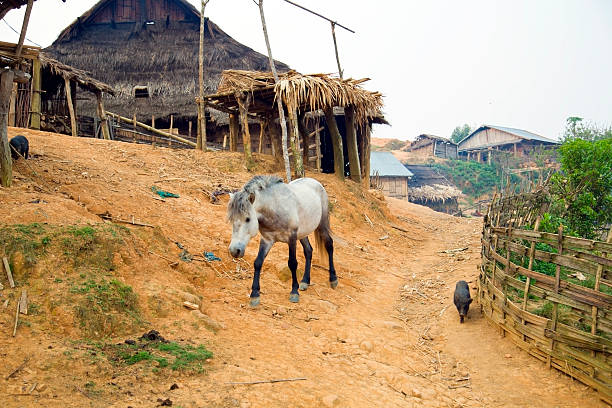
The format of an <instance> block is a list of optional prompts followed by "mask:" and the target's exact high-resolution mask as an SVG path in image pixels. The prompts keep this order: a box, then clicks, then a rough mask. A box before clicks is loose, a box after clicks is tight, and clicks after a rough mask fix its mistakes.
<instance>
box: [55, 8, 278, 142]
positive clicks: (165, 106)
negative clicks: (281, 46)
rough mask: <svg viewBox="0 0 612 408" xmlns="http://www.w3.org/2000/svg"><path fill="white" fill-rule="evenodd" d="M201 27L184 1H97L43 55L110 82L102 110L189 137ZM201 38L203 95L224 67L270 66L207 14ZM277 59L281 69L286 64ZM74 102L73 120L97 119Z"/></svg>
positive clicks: (194, 112) (213, 88) (193, 119)
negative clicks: (112, 93)
mask: <svg viewBox="0 0 612 408" xmlns="http://www.w3.org/2000/svg"><path fill="white" fill-rule="evenodd" d="M254 23H255V22H254ZM199 32H200V13H199V11H198V10H197V9H196V8H195V7H194V6H193V5H192V4H190V3H189V2H187V1H185V0H141V1H137V0H129V1H128V0H101V1H99V2H98V3H96V4H95V5H94V6H93V7H92V8H91V9H89V10H88V11H87V12H85V13H84V14H83V15H81V16H80V17H78V18H77V19H76V20H75V21H74V22H73V23H72V24H70V25H69V26H68V27H66V28H65V29H64V30H63V31H62V32H61V33H60V34H59V36H58V38H57V39H56V40H55V42H54V43H53V44H52V45H51V46H50V47H48V48H46V49H45V52H46V53H47V54H49V55H50V56H51V57H53V58H55V59H57V60H59V61H61V62H63V63H65V64H69V65H71V66H74V67H77V68H79V69H82V70H85V71H87V72H90V73H91V75H92V76H93V77H95V78H97V79H99V80H101V81H103V82H104V83H107V84H109V85H110V86H111V87H112V88H113V89H114V90H115V91H116V96H114V97H112V98H107V99H106V100H105V106H106V108H107V110H108V111H110V112H113V113H117V114H120V115H122V116H124V117H128V118H129V119H130V120H133V119H134V118H135V119H136V120H138V121H140V122H144V123H146V124H148V125H151V126H154V127H156V128H158V129H166V130H167V131H168V132H170V133H173V134H177V133H180V134H181V135H183V136H187V138H188V139H189V140H192V141H193V140H195V135H196V123H197V119H196V118H197V105H196V103H195V98H196V96H197V94H198V50H199ZM204 36H205V39H204V41H205V48H204V70H205V75H204V86H205V93H214V92H216V90H217V86H218V84H219V80H220V78H221V73H222V71H223V70H226V69H242V70H256V71H262V70H264V71H266V70H268V69H269V62H268V58H267V56H265V55H262V54H260V53H258V52H256V51H254V50H252V49H251V48H249V47H247V46H245V45H243V44H240V43H239V42H237V41H236V40H234V39H233V38H232V37H230V36H229V35H228V34H226V33H225V32H224V31H223V30H221V29H220V28H219V27H218V26H217V25H216V24H214V23H213V22H212V21H211V20H209V19H208V18H206V19H205V23H204ZM276 64H277V65H276V67H277V69H278V70H279V71H281V72H285V71H287V70H288V69H289V67H288V66H287V65H285V64H283V63H282V62H277V63H276ZM78 102H79V103H78V105H84V106H83V107H81V106H78V107H77V109H76V110H77V112H78V114H79V119H81V120H87V119H86V118H85V117H93V116H95V112H94V111H93V110H92V109H90V108H89V106H90V105H89V104H86V103H81V102H82V101H81V100H80V98H79V101H78ZM211 114H212V119H213V122H210V121H209V126H211V127H214V126H215V123H214V120H215V119H219V120H221V121H222V122H224V123H225V124H227V115H221V114H218V112H215V111H210V110H209V111H208V114H207V116H208V117H209V119H210V118H211ZM171 122H172V123H171ZM124 127H125V126H124ZM82 130H83V132H86V127H85V126H83V129H82ZM134 136H138V135H134ZM190 136H191V137H190Z"/></svg>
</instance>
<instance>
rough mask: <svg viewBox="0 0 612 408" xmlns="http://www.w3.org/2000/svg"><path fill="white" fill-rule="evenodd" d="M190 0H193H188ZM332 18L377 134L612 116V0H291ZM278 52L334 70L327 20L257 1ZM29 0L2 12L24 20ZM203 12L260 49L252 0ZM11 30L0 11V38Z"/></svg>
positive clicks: (45, 13) (228, 1)
mask: <svg viewBox="0 0 612 408" xmlns="http://www.w3.org/2000/svg"><path fill="white" fill-rule="evenodd" d="M189 1H190V2H191V3H192V4H194V5H195V6H196V7H197V8H199V4H200V2H199V1H198V0H189ZM296 2H298V3H300V4H303V5H304V6H306V7H309V8H311V9H313V10H315V11H318V12H320V13H321V14H324V15H326V16H328V17H330V18H332V19H335V20H337V21H338V22H339V23H341V24H343V25H346V26H348V27H349V28H351V29H353V30H355V31H356V34H351V33H349V32H347V31H344V30H342V29H340V28H338V27H337V28H336V35H337V38H338V43H339V49H340V60H341V64H342V67H343V69H344V72H345V78H347V77H353V78H362V77H368V78H372V80H371V81H369V82H367V83H365V84H364V86H365V87H366V88H368V89H370V90H378V91H380V92H382V93H383V94H384V95H385V99H384V100H385V109H384V110H385V115H386V117H387V119H388V120H389V121H390V122H391V124H392V126H391V127H389V126H375V127H374V136H375V137H394V138H398V139H414V138H415V137H416V136H417V135H419V134H421V133H432V134H437V135H440V136H450V134H451V132H452V130H453V128H454V127H455V126H457V125H462V124H463V123H468V124H470V125H472V126H474V125H480V124H492V125H500V126H510V127H517V128H521V129H525V130H529V131H532V132H535V133H538V134H541V135H543V136H547V137H550V138H553V139H556V138H557V137H558V136H559V135H560V133H561V132H562V130H563V128H564V125H565V119H566V118H567V117H568V116H581V117H584V118H585V119H586V120H589V121H593V122H596V123H598V124H599V125H606V126H609V125H610V124H611V122H612V1H610V0H537V1H533V0H507V1H501V0H498V1H496V0H482V1H478V0H462V1H458V0H446V1H442V0H427V1H423V0H410V1H399V0H398V1H391V0H378V1H364V0H334V1H330V0H296ZM95 3H96V0H67V1H66V3H63V2H62V1H60V0H38V1H36V2H35V3H34V9H33V12H32V17H31V20H30V25H29V28H28V34H27V38H29V39H30V40H32V41H34V42H36V43H38V44H39V45H41V46H43V47H46V46H48V45H50V44H51V43H52V42H53V41H54V40H55V38H56V37H57V35H58V34H59V32H60V31H61V30H62V29H63V28H64V27H66V26H67V25H68V24H70V23H71V22H72V21H74V19H76V17H78V16H80V15H81V14H82V13H84V12H85V11H86V10H88V9H89V8H90V7H91V6H93V5H94V4H95ZM264 8H265V12H266V21H267V25H268V32H269V35H270V41H271V44H272V52H273V55H274V58H275V59H277V60H280V61H283V62H285V63H287V64H289V65H290V66H291V67H292V68H294V69H296V70H298V71H300V72H302V73H318V72H325V73H331V72H336V71H337V66H336V61H335V56H334V51H333V44H332V38H331V30H330V24H329V23H328V22H327V21H324V20H321V19H320V18H318V17H316V16H313V15H310V14H308V13H306V12H304V11H302V10H300V9H297V8H295V7H294V6H292V5H290V4H288V3H285V2H283V1H282V0H265V1H264ZM24 10H25V7H22V8H21V9H19V10H13V11H11V12H9V13H8V14H7V16H6V17H5V20H6V21H7V22H8V23H9V24H10V25H11V26H13V27H14V28H15V29H16V30H18V31H19V30H20V28H21V23H22V21H23V12H24ZM206 16H207V17H210V18H211V20H212V21H214V22H215V23H216V24H217V25H219V26H220V27H221V29H222V30H224V31H225V32H227V33H228V34H229V35H231V36H232V37H234V38H235V39H236V40H237V41H239V42H241V43H243V44H245V45H248V46H249V47H251V48H253V49H255V50H256V51H259V52H261V53H263V54H266V51H265V42H264V39H263V34H262V32H261V21H260V19H259V12H258V8H257V6H256V5H255V4H254V3H253V1H252V0H210V2H209V3H208V6H207V7H206ZM17 38H18V35H17V34H15V33H14V32H13V31H11V30H10V29H9V28H8V26H7V24H6V23H5V22H0V39H1V40H3V41H13V42H16V40H17Z"/></svg>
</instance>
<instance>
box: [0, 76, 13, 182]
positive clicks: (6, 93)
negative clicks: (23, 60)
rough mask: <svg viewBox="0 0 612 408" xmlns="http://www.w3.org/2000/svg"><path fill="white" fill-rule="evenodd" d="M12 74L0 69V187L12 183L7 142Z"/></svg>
mask: <svg viewBox="0 0 612 408" xmlns="http://www.w3.org/2000/svg"><path fill="white" fill-rule="evenodd" d="M13 76H14V73H13V71H12V70H10V69H0V185H2V186H3V187H10V186H11V183H12V181H13V160H12V159H11V148H10V145H9V140H8V111H9V104H10V103H11V91H12V90H13Z"/></svg>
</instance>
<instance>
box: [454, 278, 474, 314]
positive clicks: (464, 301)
mask: <svg viewBox="0 0 612 408" xmlns="http://www.w3.org/2000/svg"><path fill="white" fill-rule="evenodd" d="M453 301H454V303H455V306H456V307H457V311H458V312H459V319H460V322H461V323H463V318H464V317H465V316H467V314H468V310H470V303H472V298H470V288H469V287H468V284H467V282H466V281H462V280H461V281H459V282H457V286H455V295H454V296H453Z"/></svg>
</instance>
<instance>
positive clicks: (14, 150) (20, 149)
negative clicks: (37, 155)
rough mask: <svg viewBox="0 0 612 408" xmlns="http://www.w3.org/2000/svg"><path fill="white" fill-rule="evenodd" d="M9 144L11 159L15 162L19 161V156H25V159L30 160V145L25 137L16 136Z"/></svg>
mask: <svg viewBox="0 0 612 408" xmlns="http://www.w3.org/2000/svg"><path fill="white" fill-rule="evenodd" d="M9 143H10V145H11V157H12V158H13V160H17V159H19V155H21V156H23V158H24V159H27V158H28V153H29V151H30V145H29V143H28V139H26V137H25V136H21V135H19V136H15V137H14V138H12V139H11V141H10V142H9Z"/></svg>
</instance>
